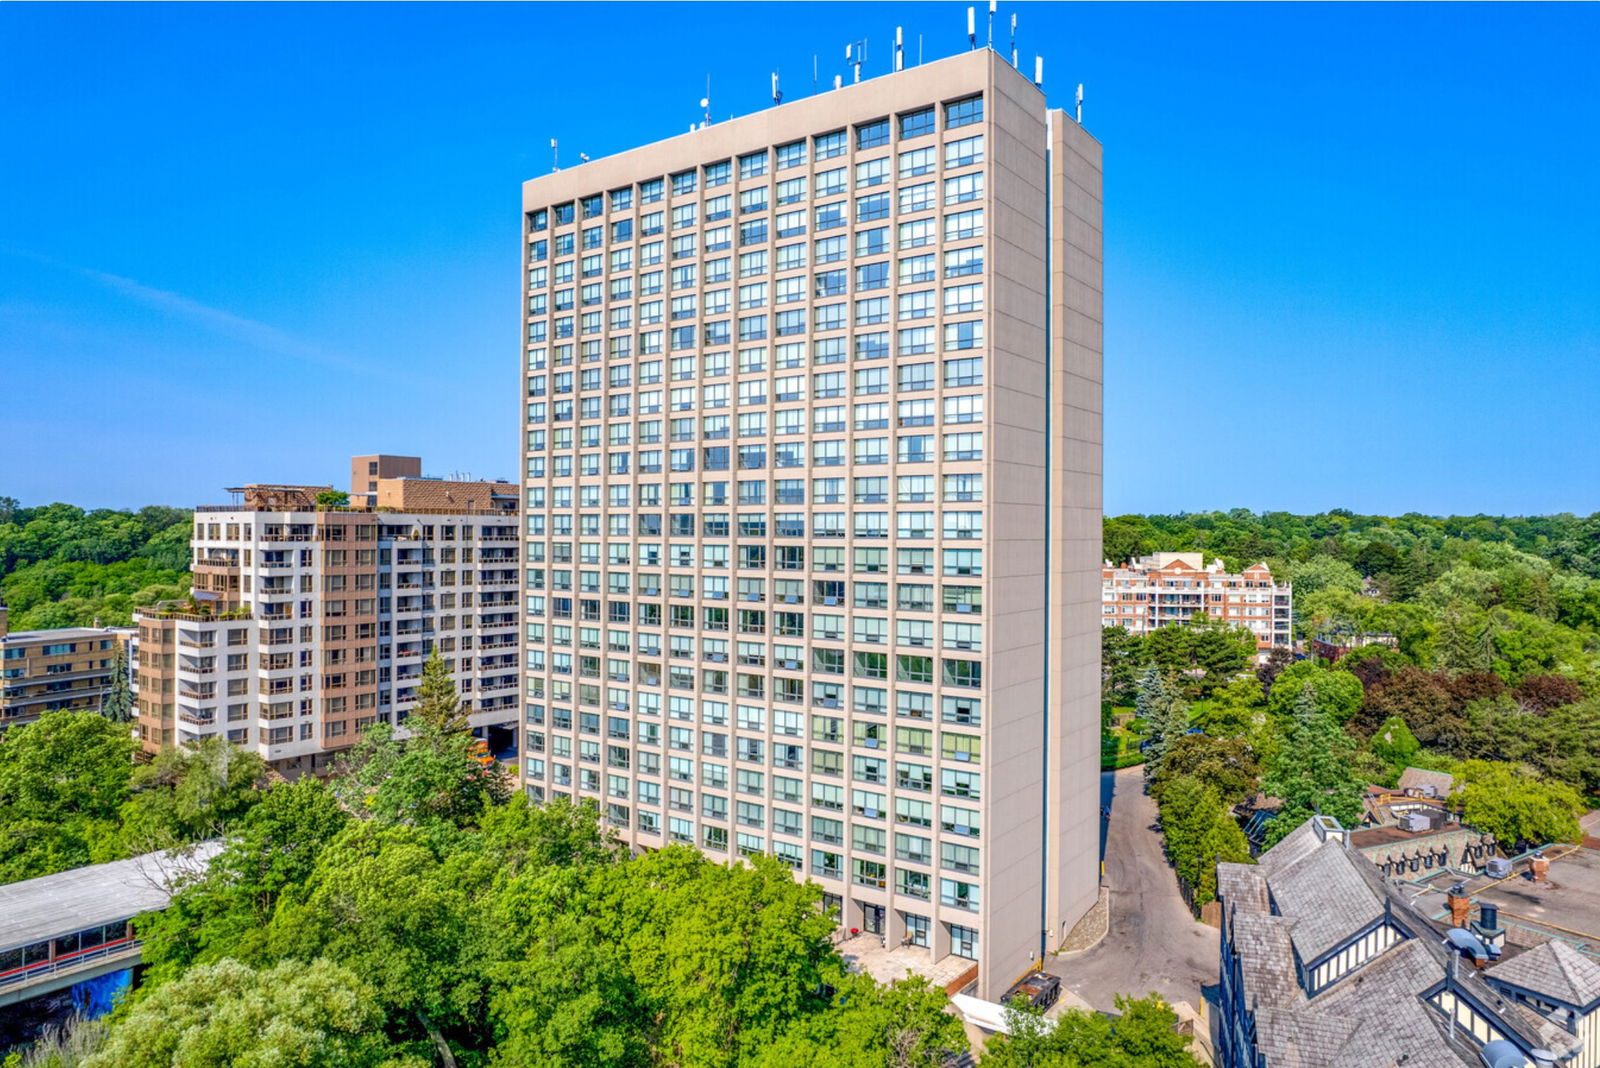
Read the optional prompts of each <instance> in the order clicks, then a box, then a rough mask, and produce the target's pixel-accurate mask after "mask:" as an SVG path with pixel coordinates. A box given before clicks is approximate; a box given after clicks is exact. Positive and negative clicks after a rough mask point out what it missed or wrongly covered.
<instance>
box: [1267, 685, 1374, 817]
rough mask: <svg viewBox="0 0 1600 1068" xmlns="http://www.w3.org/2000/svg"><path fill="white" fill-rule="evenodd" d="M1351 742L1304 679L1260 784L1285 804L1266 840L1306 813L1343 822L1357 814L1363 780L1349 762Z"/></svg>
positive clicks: (1352, 751)
mask: <svg viewBox="0 0 1600 1068" xmlns="http://www.w3.org/2000/svg"><path fill="white" fill-rule="evenodd" d="M1354 753H1355V743H1354V742H1353V741H1352V740H1351V738H1350V736H1349V735H1348V734H1346V733H1345V732H1344V731H1342V730H1340V729H1339V725H1338V724H1337V723H1335V722H1334V720H1333V717H1331V716H1329V715H1328V714H1327V713H1326V712H1324V711H1323V710H1322V709H1321V708H1319V707H1318V705H1317V692H1316V690H1314V689H1312V687H1311V684H1310V683H1307V684H1306V685H1305V686H1304V687H1302V688H1301V690H1300V696H1299V697H1298V698H1296V699H1295V704H1294V712H1293V714H1292V715H1290V716H1289V718H1288V720H1287V722H1285V723H1284V726H1283V734H1282V736H1281V738H1280V739H1279V742H1278V747H1277V751H1276V752H1275V753H1273V755H1272V757H1271V758H1270V759H1269V760H1268V761H1267V764H1266V769H1265V771H1266V774H1265V775H1264V776H1262V780H1261V789H1262V791H1263V792H1264V793H1266V794H1267V795H1268V796H1271V797H1276V798H1279V799H1281V800H1282V801H1283V807H1282V808H1280V809H1279V810H1278V816H1277V818H1276V819H1274V820H1273V821H1272V827H1271V829H1270V830H1269V831H1268V832H1267V844H1268V845H1271V844H1272V843H1274V842H1276V841H1277V840H1278V839H1279V838H1282V837H1283V836H1284V835H1286V834H1288V833H1289V832H1290V831H1292V830H1294V829H1295V828H1296V827H1298V826H1299V825H1300V824H1301V823H1304V822H1305V820H1306V819H1307V817H1310V816H1314V815H1316V814H1318V813H1322V814H1323V815H1328V816H1332V817H1333V818H1334V819H1336V820H1338V821H1339V822H1340V823H1342V824H1344V825H1345V826H1346V827H1354V826H1355V825H1356V822H1357V821H1358V820H1359V819H1360V818H1361V780H1360V779H1359V778H1357V777H1356V774H1355V770H1354V767H1353V765H1352V762H1351V758H1352V756H1354Z"/></svg>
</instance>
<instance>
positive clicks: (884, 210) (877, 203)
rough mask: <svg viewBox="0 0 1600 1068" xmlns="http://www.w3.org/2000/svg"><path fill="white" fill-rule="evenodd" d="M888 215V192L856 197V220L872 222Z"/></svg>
mask: <svg viewBox="0 0 1600 1068" xmlns="http://www.w3.org/2000/svg"><path fill="white" fill-rule="evenodd" d="M888 217H889V194H888V193H874V194H872V195H871V196H865V197H857V198H856V222H874V221H876V220H878V219H887V218H888ZM819 229H820V227H819Z"/></svg>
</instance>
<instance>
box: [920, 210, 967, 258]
mask: <svg viewBox="0 0 1600 1068" xmlns="http://www.w3.org/2000/svg"><path fill="white" fill-rule="evenodd" d="M968 214H977V215H980V216H981V215H982V214H983V212H982V211H981V210H980V211H978V212H976V213H970V212H969V213H968ZM980 232H981V231H980ZM938 233H939V230H938V227H937V225H936V222H935V220H933V219H915V220H913V221H911V222H903V223H901V224H900V247H901V248H902V249H908V248H922V247H923V246H925V245H931V244H933V243H934V241H935V240H937V239H938Z"/></svg>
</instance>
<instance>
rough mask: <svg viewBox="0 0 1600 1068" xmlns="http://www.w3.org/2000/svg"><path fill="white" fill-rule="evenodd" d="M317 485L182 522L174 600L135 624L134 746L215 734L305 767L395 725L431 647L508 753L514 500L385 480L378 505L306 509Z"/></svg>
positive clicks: (512, 745) (457, 487)
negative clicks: (189, 563) (182, 570)
mask: <svg viewBox="0 0 1600 1068" xmlns="http://www.w3.org/2000/svg"><path fill="white" fill-rule="evenodd" d="M391 481H392V482H393V483H395V485H393V486H390V485H388V483H389V482H391ZM365 482H366V478H365V471H364V469H363V470H362V472H361V474H360V476H359V477H358V480H357V482H356V483H355V484H354V485H353V486H352V496H354V491H355V490H357V489H359V488H360V487H361V486H362V485H364V484H365ZM327 489H329V487H327V486H286V485H249V486H244V487H242V488H240V489H238V490H235V491H234V492H235V493H236V494H237V495H238V497H239V498H240V499H239V501H238V502H236V503H234V504H231V505H221V506H208V507H202V508H199V509H197V510H196V512H195V522H194V537H193V541H192V545H193V549H194V562H193V570H194V579H193V591H192V598H191V600H190V601H189V602H188V603H185V604H180V605H160V606H154V607H150V608H142V609H140V610H139V611H138V613H137V615H136V623H137V625H138V629H139V638H140V657H139V680H140V694H139V701H138V706H139V724H140V732H141V736H142V737H143V739H144V742H145V746H146V748H148V749H152V750H153V749H157V748H159V747H161V746H163V745H171V744H178V743H184V742H193V741H197V740H199V739H200V738H203V737H206V736H208V735H222V736H224V737H226V738H227V739H228V740H229V741H231V742H233V743H234V744H236V745H239V746H241V747H248V748H251V749H253V750H255V751H256V752H259V753H260V754H261V756H262V757H264V758H265V759H266V760H267V761H268V762H269V763H271V764H272V765H273V766H274V767H277V768H278V769H280V770H284V771H288V772H300V771H312V770H317V769H320V768H322V767H324V766H325V765H326V764H327V762H328V760H329V759H330V758H331V757H332V755H333V754H334V753H336V752H337V751H339V750H341V749H344V748H347V747H349V746H350V745H353V744H354V743H355V741H356V739H357V736H358V734H359V732H360V731H361V729H362V728H363V727H365V726H367V725H370V724H372V723H378V722H383V723H399V722H401V721H403V718H404V715H405V713H406V712H407V711H408V710H409V708H410V706H411V703H412V701H413V700H414V697H415V693H414V690H415V686H416V682H417V680H418V676H419V675H420V674H421V671H422V665H423V663H424V662H425V661H426V659H427V658H428V656H429V655H430V654H431V653H432V652H433V651H434V650H435V649H437V650H438V651H439V653H440V655H441V656H443V657H444V659H445V660H446V661H447V662H448V663H449V664H450V666H451V668H452V670H453V673H454V676H455V681H456V685H457V688H458V689H459V690H460V692H461V697H462V706H463V708H464V709H465V710H466V711H467V712H468V713H469V717H468V718H469V722H470V723H471V725H472V727H473V729H474V732H475V733H477V734H478V735H479V736H480V737H482V738H484V739H485V740H486V742H487V743H488V746H489V749H490V751H491V752H494V753H496V754H498V755H502V756H507V757H509V756H511V755H513V754H514V753H515V751H516V746H517V743H516V736H517V720H518V713H517V704H518V691H519V689H520V682H519V679H518V668H519V664H520V662H521V651H520V648H519V644H520V643H519V641H518V637H517V616H518V606H517V586H518V584H519V577H518V569H519V562H520V555H521V550H520V544H519V543H520V534H519V532H518V529H517V515H516V502H517V492H516V488H515V486H514V485H512V484H510V483H504V482H483V483H461V482H442V481H440V480H434V479H424V478H420V477H419V478H410V477H396V478H393V479H382V480H380V481H379V488H378V489H377V490H376V491H374V492H376V493H378V494H379V496H380V498H381V499H390V500H393V501H394V502H395V503H394V504H392V505H385V504H380V505H378V506H376V507H370V508H369V507H347V508H329V507H318V505H317V503H316V498H317V494H318V493H319V492H320V491H325V490H327ZM456 500H459V501H461V502H463V503H461V504H459V505H456V504H454V503H452V502H453V501H456ZM467 502H470V504H469V503H467ZM439 504H449V505H450V506H449V507H440V506H438V505H439Z"/></svg>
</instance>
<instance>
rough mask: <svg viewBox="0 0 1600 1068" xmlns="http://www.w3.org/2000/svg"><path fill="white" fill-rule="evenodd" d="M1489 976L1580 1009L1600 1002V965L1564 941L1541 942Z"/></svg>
mask: <svg viewBox="0 0 1600 1068" xmlns="http://www.w3.org/2000/svg"><path fill="white" fill-rule="evenodd" d="M1486 974H1487V975H1488V977H1489V978H1491V979H1497V980H1499V981H1500V982H1503V983H1510V984H1511V985H1513V986H1519V987H1521V988H1522V989H1524V990H1530V991H1532V992H1533V993H1535V994H1543V995H1545V996H1546V997H1548V998H1549V999H1551V1000H1555V1001H1560V1002H1562V1003H1563V1004H1566V1005H1570V1006H1572V1007H1573V1008H1575V1009H1579V1010H1586V1009H1588V1008H1589V1007H1590V1006H1591V1005H1593V1004H1594V1003H1595V1002H1596V1001H1600V964H1596V963H1595V962H1594V961H1593V960H1590V959H1589V958H1588V957H1586V956H1584V955H1583V954H1582V953H1579V952H1578V951H1577V950H1575V949H1573V948H1572V947H1571V946H1569V945H1567V944H1566V943H1565V942H1557V941H1550V942H1542V943H1540V944H1539V945H1537V946H1534V947H1533V948H1532V949H1529V950H1524V951H1523V952H1521V953H1518V954H1517V955H1516V956H1515V957H1511V958H1509V959H1507V960H1503V961H1501V962H1500V963H1498V964H1496V965H1494V966H1492V967H1491V968H1489V970H1488V972H1487V973H1486Z"/></svg>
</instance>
